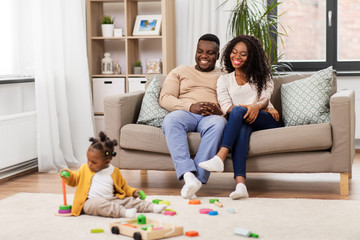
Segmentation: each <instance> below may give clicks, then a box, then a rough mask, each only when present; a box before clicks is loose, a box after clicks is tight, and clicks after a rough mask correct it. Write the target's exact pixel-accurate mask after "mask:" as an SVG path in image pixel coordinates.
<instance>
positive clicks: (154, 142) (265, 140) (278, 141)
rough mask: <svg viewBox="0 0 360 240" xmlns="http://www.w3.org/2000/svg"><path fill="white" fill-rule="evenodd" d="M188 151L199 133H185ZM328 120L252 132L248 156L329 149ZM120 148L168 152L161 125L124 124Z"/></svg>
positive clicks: (194, 148)
mask: <svg viewBox="0 0 360 240" xmlns="http://www.w3.org/2000/svg"><path fill="white" fill-rule="evenodd" d="M188 141H189V147H190V154H191V155H195V154H196V152H197V150H198V148H199V145H200V134H199V133H194V132H191V133H188ZM331 146H332V138H331V126H330V124H329V123H325V124H312V125H303V126H294V127H286V128H284V127H283V128H276V129H269V130H263V131H257V132H254V133H253V134H252V135H251V138H250V151H249V155H250V156H256V155H262V154H272V153H285V152H305V151H314V150H326V149H329V148H331ZM120 147H121V148H125V149H133V150H141V151H148V152H157V153H164V154H169V151H168V148H167V145H166V140H165V136H164V134H163V132H162V130H161V129H160V128H155V127H151V126H146V125H139V124H127V125H125V126H124V127H122V128H121V135H120Z"/></svg>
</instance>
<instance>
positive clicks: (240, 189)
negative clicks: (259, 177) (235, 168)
mask: <svg viewBox="0 0 360 240" xmlns="http://www.w3.org/2000/svg"><path fill="white" fill-rule="evenodd" d="M248 197H249V194H248V192H247V189H246V186H245V184H243V183H238V184H236V188H235V191H234V192H232V193H230V198H231V199H232V200H236V199H240V198H248Z"/></svg>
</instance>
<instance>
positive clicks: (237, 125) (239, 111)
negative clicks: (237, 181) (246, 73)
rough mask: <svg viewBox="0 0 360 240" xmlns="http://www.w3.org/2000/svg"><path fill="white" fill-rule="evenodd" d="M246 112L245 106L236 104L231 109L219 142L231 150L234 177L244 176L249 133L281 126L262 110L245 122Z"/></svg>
mask: <svg viewBox="0 0 360 240" xmlns="http://www.w3.org/2000/svg"><path fill="white" fill-rule="evenodd" d="M246 112H247V108H245V107H240V106H236V107H234V108H233V109H232V111H231V113H230V116H229V120H228V124H227V125H226V128H225V131H224V138H223V141H222V144H221V147H226V148H227V149H229V150H230V152H231V155H232V160H233V168H234V178H236V177H237V176H242V177H244V178H246V159H247V156H248V152H249V142H250V136H251V133H252V132H254V131H258V130H264V129H270V128H277V127H280V126H281V124H280V121H276V120H275V119H274V118H273V117H272V116H271V114H269V113H267V112H264V111H262V110H260V111H259V115H258V116H257V118H256V120H255V121H254V122H253V123H252V124H247V123H245V120H244V115H245V114H246Z"/></svg>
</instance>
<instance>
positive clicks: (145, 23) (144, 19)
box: [133, 15, 161, 36]
mask: <svg viewBox="0 0 360 240" xmlns="http://www.w3.org/2000/svg"><path fill="white" fill-rule="evenodd" d="M160 26H161V15H138V16H136V21H135V25H134V29H133V35H134V36H136V35H160Z"/></svg>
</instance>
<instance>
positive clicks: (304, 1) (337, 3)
mask: <svg viewBox="0 0 360 240" xmlns="http://www.w3.org/2000/svg"><path fill="white" fill-rule="evenodd" d="M272 1H273V0H268V2H272ZM277 13H278V14H282V13H284V14H282V15H281V16H280V21H281V23H282V25H283V26H288V27H289V28H288V29H287V33H288V36H287V37H283V41H284V45H282V43H281V41H278V44H277V45H278V51H277V53H278V55H279V54H282V55H283V57H282V59H281V61H282V62H289V63H291V65H292V70H293V71H307V70H308V71H315V70H319V69H322V68H326V67H328V66H331V65H332V66H333V67H334V69H336V70H337V71H338V72H353V73H356V72H357V73H360V34H359V32H360V0H291V1H289V0H287V1H284V0H283V1H282V3H281V4H279V5H278V9H277Z"/></svg>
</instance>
